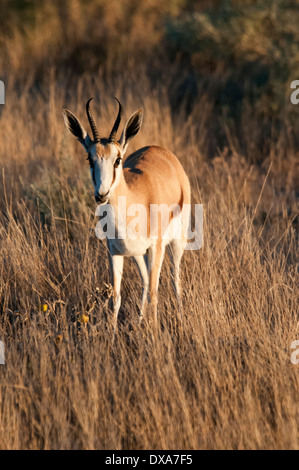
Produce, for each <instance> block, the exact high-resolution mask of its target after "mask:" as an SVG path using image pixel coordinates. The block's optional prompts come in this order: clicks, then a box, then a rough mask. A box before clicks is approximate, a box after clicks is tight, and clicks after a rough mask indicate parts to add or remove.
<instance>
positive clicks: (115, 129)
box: [109, 96, 122, 140]
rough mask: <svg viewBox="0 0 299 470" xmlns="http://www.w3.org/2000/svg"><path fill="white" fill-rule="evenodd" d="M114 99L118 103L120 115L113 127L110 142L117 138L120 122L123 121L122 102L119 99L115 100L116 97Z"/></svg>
mask: <svg viewBox="0 0 299 470" xmlns="http://www.w3.org/2000/svg"><path fill="white" fill-rule="evenodd" d="M113 98H114V99H115V100H116V101H117V102H118V115H117V118H116V120H115V123H114V126H113V128H112V131H111V133H110V136H109V140H113V139H115V136H116V133H117V130H118V127H119V124H120V120H121V114H122V107H121V104H120V102H119V101H118V99H117V98H115V96H114V97H113Z"/></svg>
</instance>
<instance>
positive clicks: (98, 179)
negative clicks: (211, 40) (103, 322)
mask: <svg viewBox="0 0 299 470" xmlns="http://www.w3.org/2000/svg"><path fill="white" fill-rule="evenodd" d="M115 99H116V100H117V98H115ZM91 100H92V98H90V99H89V100H88V102H87V104H86V113H87V117H88V120H89V124H90V127H91V130H92V134H93V139H91V138H90V137H89V135H88V134H87V132H86V130H85V129H84V127H83V126H82V125H81V123H80V121H79V120H78V119H77V118H76V116H74V114H72V113H71V112H70V111H68V110H67V109H64V110H63V116H64V120H65V124H66V127H67V128H68V129H69V131H70V132H71V133H72V134H73V135H74V136H75V137H76V138H77V139H78V140H79V142H80V143H81V144H82V145H83V147H84V149H85V151H86V152H87V155H88V157H87V158H88V161H89V165H90V172H91V177H92V181H93V185H94V189H95V200H96V202H97V203H99V204H106V203H109V204H110V205H111V206H112V207H113V209H115V210H114V214H116V216H115V218H114V219H113V223H114V225H115V228H116V233H118V230H119V229H120V227H119V220H118V217H117V214H118V210H117V209H118V205H119V200H120V196H122V197H123V196H124V197H125V198H126V199H125V200H126V204H127V207H128V206H132V205H136V204H139V205H140V204H142V205H143V207H144V208H145V210H146V214H147V219H146V220H147V222H146V223H147V228H146V230H145V234H144V230H143V235H140V236H139V238H138V237H137V238H136V237H134V239H132V238H130V237H129V236H127V237H125V238H120V237H117V236H116V237H113V238H109V236H107V245H108V256H109V266H110V274H111V284H112V286H113V325H114V330H115V327H116V325H117V317H118V312H119V308H120V305H121V294H120V290H121V279H122V273H123V262H124V256H133V257H134V259H135V261H136V263H137V266H138V268H139V272H140V275H141V278H142V283H143V289H142V300H141V309H140V319H141V318H142V317H143V314H144V312H145V309H146V306H147V304H148V303H149V306H150V308H151V311H152V315H153V318H154V321H155V324H157V295H158V285H159V277H160V271H161V266H162V262H163V258H164V253H165V247H166V246H168V250H169V254H170V258H171V261H172V268H171V270H172V281H173V284H174V287H175V291H176V296H177V300H178V303H179V306H180V305H181V300H180V278H179V269H180V261H181V257H182V255H183V252H184V250H185V248H186V244H187V237H186V231H185V230H182V231H181V233H180V234H179V236H178V235H177V234H176V236H174V235H170V236H168V237H164V236H163V235H164V232H165V231H162V228H161V219H159V222H158V226H159V227H158V235H157V236H155V237H151V233H152V232H151V227H150V224H149V223H148V222H149V221H150V220H151V213H150V209H151V207H160V205H164V206H165V205H167V206H168V207H172V206H175V207H178V208H179V212H180V213H181V212H182V208H183V205H184V207H187V218H188V217H189V215H190V209H189V208H190V202H191V193H190V183H189V180H188V177H187V175H186V173H185V171H184V169H183V167H182V165H181V163H180V162H179V160H178V159H177V157H176V156H175V155H174V154H173V153H172V152H171V151H169V150H166V149H164V148H161V147H157V146H149V147H143V148H141V149H139V150H137V151H135V152H134V153H132V154H131V155H129V156H128V157H127V158H126V159H124V155H125V153H126V150H127V147H128V144H129V142H130V140H131V139H133V137H135V136H136V134H137V133H138V132H139V130H140V127H141V124H142V117H143V110H142V109H138V110H137V111H135V113H133V114H132V115H131V117H130V119H129V120H128V121H127V123H126V125H125V126H124V129H123V132H122V134H121V137H120V139H119V140H116V134H117V131H118V128H119V124H120V121H121V115H122V106H121V104H120V102H119V101H118V100H117V102H118V106H119V108H118V115H117V118H116V120H115V123H114V125H113V128H112V131H111V133H110V136H109V137H108V138H100V135H99V133H98V130H97V127H96V124H95V121H94V119H93V117H92V114H91V110H90V101H91ZM133 207H135V206H133ZM188 211H189V212H188ZM174 212H175V211H174ZM168 215H169V214H168ZM185 216H186V214H185ZM177 217H178V212H177V213H176V215H174V213H173V215H172V216H171V215H170V217H169V218H168V220H167V222H166V229H167V230H168V229H169V228H171V224H172V223H173V221H174V220H175V219H176V218H177ZM126 224H128V220H127V221H126ZM139 228H140V227H139ZM143 229H144V227H143ZM137 232H138V231H137ZM162 232H163V233H162ZM169 232H170V234H171V230H170V231H169Z"/></svg>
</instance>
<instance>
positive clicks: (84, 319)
mask: <svg viewBox="0 0 299 470" xmlns="http://www.w3.org/2000/svg"><path fill="white" fill-rule="evenodd" d="M79 321H80V322H81V323H88V322H89V316H88V315H85V313H81V314H80V315H79Z"/></svg>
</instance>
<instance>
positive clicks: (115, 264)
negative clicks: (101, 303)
mask: <svg viewBox="0 0 299 470" xmlns="http://www.w3.org/2000/svg"><path fill="white" fill-rule="evenodd" d="M109 264H110V276H111V284H112V287H113V331H114V332H115V330H116V326H117V317H118V312H119V309H120V304H121V295H120V288H121V279H122V274H123V266H124V257H123V256H119V255H111V254H110V253H109Z"/></svg>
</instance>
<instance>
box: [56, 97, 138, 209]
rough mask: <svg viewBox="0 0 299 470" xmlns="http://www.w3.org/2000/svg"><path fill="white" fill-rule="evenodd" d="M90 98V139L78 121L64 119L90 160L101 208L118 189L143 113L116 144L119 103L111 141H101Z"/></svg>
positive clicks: (69, 116) (132, 119) (69, 115)
mask: <svg viewBox="0 0 299 470" xmlns="http://www.w3.org/2000/svg"><path fill="white" fill-rule="evenodd" d="M92 99H93V98H90V99H89V100H88V101H87V103H86V113H87V117H88V121H89V124H90V127H91V131H92V136H93V138H91V137H90V136H89V135H88V133H87V132H86V130H85V129H84V127H83V126H82V124H81V123H80V121H79V119H77V117H76V116H75V115H74V114H73V113H71V112H70V111H68V110H67V109H64V110H63V117H64V121H65V124H66V127H67V128H68V130H69V131H70V132H71V133H72V134H73V135H74V136H75V137H76V138H77V139H78V140H79V142H80V143H81V144H82V145H83V147H84V149H85V151H86V153H87V159H88V161H89V166H90V173H91V178H92V182H93V185H94V190H95V200H96V202H98V203H100V204H106V202H108V200H109V197H110V196H111V195H112V193H113V190H114V189H115V188H116V187H117V185H118V182H119V179H120V175H121V173H122V161H123V157H124V154H125V152H126V150H127V147H128V143H129V142H130V140H131V139H133V137H135V135H136V134H137V133H138V131H139V129H140V127H141V123H142V116H143V111H142V109H138V110H137V111H135V113H133V114H132V116H131V117H130V118H129V120H128V121H127V123H126V125H125V127H124V130H123V132H122V134H121V137H120V139H119V140H116V134H117V131H118V128H119V124H120V121H121V115H122V106H121V104H120V102H119V101H118V99H117V98H115V99H116V101H117V102H118V114H117V117H116V120H115V123H114V125H113V128H112V130H111V132H110V135H109V137H108V138H101V137H100V135H99V132H98V129H97V126H96V124H95V121H94V119H93V116H92V114H91V110H90V102H91V100H92Z"/></svg>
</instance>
